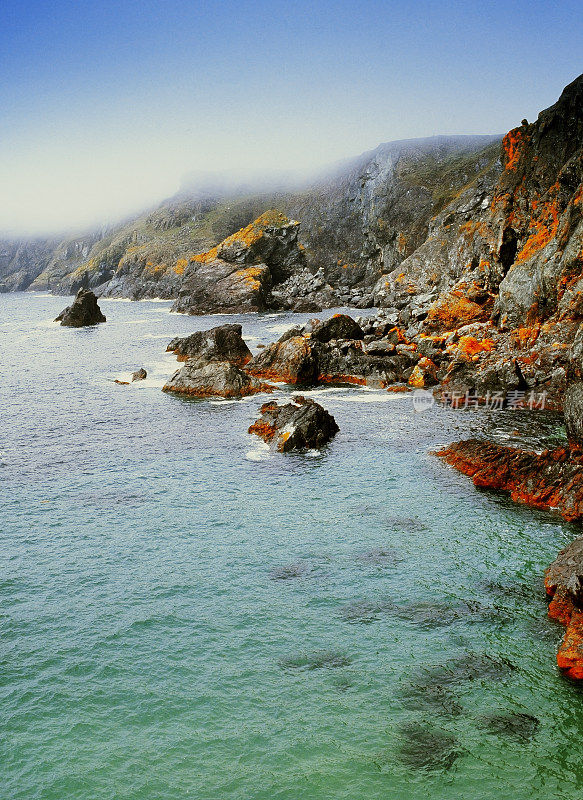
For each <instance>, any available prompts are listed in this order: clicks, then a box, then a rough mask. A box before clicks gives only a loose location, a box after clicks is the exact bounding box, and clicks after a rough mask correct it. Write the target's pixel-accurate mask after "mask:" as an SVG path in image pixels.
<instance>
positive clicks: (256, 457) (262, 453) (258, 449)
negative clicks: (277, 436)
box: [245, 440, 271, 461]
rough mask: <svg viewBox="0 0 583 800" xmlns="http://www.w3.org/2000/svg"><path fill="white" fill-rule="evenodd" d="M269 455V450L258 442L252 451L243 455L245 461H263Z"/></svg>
mask: <svg viewBox="0 0 583 800" xmlns="http://www.w3.org/2000/svg"><path fill="white" fill-rule="evenodd" d="M270 455H271V448H270V447H269V445H268V444H266V443H265V442H262V441H261V440H258V441H257V443H256V445H255V447H254V448H253V449H252V450H248V451H247V452H246V453H245V458H246V459H247V461H265V460H266V459H268V458H269V456H270Z"/></svg>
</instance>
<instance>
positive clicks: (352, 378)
mask: <svg viewBox="0 0 583 800" xmlns="http://www.w3.org/2000/svg"><path fill="white" fill-rule="evenodd" d="M317 381H318V383H350V384H353V385H354V386H366V378H362V377H359V376H358V375H340V374H338V375H318V378H317Z"/></svg>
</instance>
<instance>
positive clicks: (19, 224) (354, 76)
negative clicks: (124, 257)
mask: <svg viewBox="0 0 583 800" xmlns="http://www.w3.org/2000/svg"><path fill="white" fill-rule="evenodd" d="M582 54H583V22H582V15H581V4H580V0H561V2H553V0H528V2H524V1H523V0H482V2H474V0H464V1H463V2H459V1H458V0H450V2H440V1H438V0H420V1H419V2H404V0H401V2H395V1H394V0H385V1H384V2H378V1H376V0H360V2H349V0H323V1H322V2H318V0H293V1H292V0H286V2H282V1H281V0H270V2H264V0H254V2H248V1H247V0H237V1H236V2H234V1H233V0H223V2H214V3H211V2H200V1H199V0H156V1H155V0H99V2H98V1H97V0H91V2H87V1H86V0H36V2H31V1H29V0H2V2H1V3H0V231H8V232H11V233H14V234H20V233H32V232H38V233H46V232H58V231H63V230H67V229H74V228H77V229H80V228H82V227H85V226H92V225H95V224H98V223H106V222H110V221H113V220H116V219H118V218H120V217H122V216H124V215H127V214H129V213H131V212H134V211H138V210H140V209H143V208H146V207H148V206H150V205H152V204H153V203H155V202H157V201H158V200H160V199H162V198H164V197H166V196H169V195H171V194H173V193H174V192H175V191H176V190H177V189H178V188H179V186H180V184H181V180H182V178H183V176H184V175H186V174H188V173H191V172H197V171H218V172H226V173H230V172H232V171H238V170H243V171H245V172H249V171H250V172H257V173H259V174H269V173H272V172H275V171H282V170H283V171H286V170H300V171H306V170H307V171H309V170H315V169H318V168H321V167H323V166H325V165H327V164H330V163H333V162H335V161H338V160H339V159H342V158H345V157H348V156H356V155H358V154H359V153H361V152H363V151H366V150H370V149H372V148H374V147H376V146H377V145H378V144H380V143H381V142H387V141H391V140H395V139H404V138H411V137H418V136H431V135H434V134H462V133H465V134H474V133H504V132H506V131H507V130H509V129H510V128H512V127H514V126H516V125H518V124H520V121H521V120H522V118H523V117H526V118H528V119H529V120H533V119H535V118H536V116H537V114H538V112H539V111H540V110H542V109H543V108H546V107H547V106H549V105H551V104H552V103H554V102H555V101H556V99H557V98H558V96H559V94H560V92H561V90H562V88H563V87H564V86H565V85H566V84H567V83H569V82H570V81H572V80H573V79H574V78H575V77H577V75H578V74H579V73H581V72H582V71H583V58H582Z"/></svg>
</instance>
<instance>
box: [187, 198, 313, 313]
mask: <svg viewBox="0 0 583 800" xmlns="http://www.w3.org/2000/svg"><path fill="white" fill-rule="evenodd" d="M298 229H299V222H296V221H295V220H290V219H288V218H287V217H286V216H285V215H284V214H282V213H281V212H279V211H276V210H270V211H266V212H265V213H264V214H262V215H261V216H260V217H258V218H257V219H256V220H255V221H254V222H252V223H251V224H250V225H247V226H246V227H245V228H241V229H240V230H238V231H237V232H236V233H233V234H231V236H228V237H227V238H226V239H224V240H223V241H222V242H221V243H220V244H219V245H217V246H216V247H213V248H211V249H210V250H208V251H207V252H206V253H200V254H197V255H194V256H191V257H190V258H189V259H185V264H184V265H183V271H182V280H181V289H180V296H179V298H178V300H176V302H175V303H174V306H173V310H174V311H183V312H187V313H190V314H208V313H212V312H229V313H233V312H239V313H243V312H246V311H261V310H263V309H266V308H269V307H270V306H271V305H272V304H271V300H270V298H271V289H272V286H273V285H274V284H278V283H281V282H283V281H285V280H286V279H287V278H289V276H290V274H291V273H292V272H293V270H294V269H296V268H299V269H301V268H303V263H304V252H303V250H301V249H300V247H299V246H298V241H297V237H298Z"/></svg>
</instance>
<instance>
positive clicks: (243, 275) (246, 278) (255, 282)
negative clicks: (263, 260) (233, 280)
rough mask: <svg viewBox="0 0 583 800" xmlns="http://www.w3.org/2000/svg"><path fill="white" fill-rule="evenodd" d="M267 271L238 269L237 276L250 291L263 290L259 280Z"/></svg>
mask: <svg viewBox="0 0 583 800" xmlns="http://www.w3.org/2000/svg"><path fill="white" fill-rule="evenodd" d="M264 271H265V269H264V268H263V267H247V268H246V269H238V270H237V272H236V273H235V275H236V276H237V277H238V278H240V279H241V280H242V281H243V282H244V283H245V284H246V285H247V286H248V287H249V288H250V289H259V288H261V282H260V280H259V278H260V277H261V275H262V274H263V272H264Z"/></svg>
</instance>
